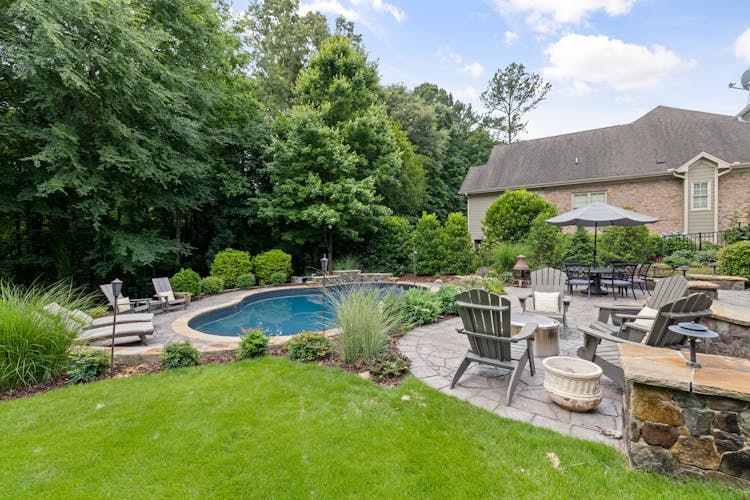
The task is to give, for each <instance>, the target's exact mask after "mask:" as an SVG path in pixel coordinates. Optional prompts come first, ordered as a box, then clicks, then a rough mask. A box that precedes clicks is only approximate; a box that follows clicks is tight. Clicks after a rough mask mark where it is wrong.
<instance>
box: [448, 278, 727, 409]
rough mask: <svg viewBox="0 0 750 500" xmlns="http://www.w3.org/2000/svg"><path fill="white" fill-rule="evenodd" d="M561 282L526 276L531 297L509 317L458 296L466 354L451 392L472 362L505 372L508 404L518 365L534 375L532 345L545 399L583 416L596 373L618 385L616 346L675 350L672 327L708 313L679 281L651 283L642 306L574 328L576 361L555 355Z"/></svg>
mask: <svg viewBox="0 0 750 500" xmlns="http://www.w3.org/2000/svg"><path fill="white" fill-rule="evenodd" d="M573 279H577V278H573ZM578 284H580V285H582V284H583V283H578ZM569 285H570V283H569V279H568V277H567V275H566V273H564V272H562V271H559V270H555V269H552V268H544V269H540V270H537V271H535V272H533V273H532V274H531V293H530V294H529V295H528V296H526V297H519V302H520V305H521V310H522V311H523V312H522V313H521V314H515V315H511V309H510V301H509V300H508V299H507V298H503V297H500V296H499V295H497V294H493V293H490V292H487V291H485V290H480V289H473V290H469V291H466V292H462V293H460V294H458V295H457V296H456V301H457V305H458V310H459V314H460V316H461V320H462V322H463V328H459V329H458V333H460V334H463V335H466V336H467V338H468V340H469V349H468V351H467V353H466V355H465V356H464V359H463V360H462V362H461V363H460V365H459V368H458V370H457V371H456V373H455V375H454V377H453V382H452V384H451V387H454V386H455V385H456V384H457V383H458V381H459V379H460V378H461V376H462V375H463V373H464V372H465V370H466V369H467V367H468V366H469V365H470V364H471V363H473V362H476V363H480V364H487V365H491V366H496V367H500V368H505V369H508V370H510V372H511V374H510V376H511V378H510V382H509V384H508V389H507V395H506V401H507V403H508V404H510V402H511V400H512V398H513V393H514V392H515V390H516V388H517V386H518V384H519V381H520V378H521V372H522V371H523V369H524V368H525V367H526V365H528V366H529V372H530V373H531V375H532V376H533V375H534V373H535V370H536V367H535V366H534V355H535V346H536V355H537V356H539V357H544V358H546V359H545V360H544V362H543V363H544V365H545V384H544V385H545V389H547V391H548V392H549V394H550V397H551V399H552V400H553V401H555V402H556V403H558V404H560V405H561V406H563V407H565V408H567V409H570V410H573V411H587V410H590V409H592V408H593V407H595V406H596V405H597V404H598V403H599V401H601V392H600V391H599V377H600V376H601V375H602V373H603V374H605V375H607V376H608V377H609V378H611V379H612V380H613V381H614V382H615V383H617V384H618V385H619V386H621V387H622V386H623V385H624V379H623V373H622V368H621V367H620V364H619V351H618V347H617V346H618V344H623V343H630V344H642V345H646V346H651V347H671V348H682V347H683V346H684V344H685V340H686V338H687V337H686V336H685V334H684V333H682V332H681V329H682V328H681V327H677V326H676V325H678V324H682V323H684V322H694V321H697V320H699V319H700V318H703V317H706V316H709V315H710V314H711V310H710V306H711V303H712V301H711V299H710V298H709V297H707V296H706V295H704V294H700V293H695V294H691V295H687V293H688V283H687V281H686V280H685V278H683V277H682V276H679V275H678V276H672V277H670V278H666V279H663V280H660V281H659V282H658V283H657V285H656V287H655V288H654V291H653V294H652V295H651V296H650V297H649V299H648V300H647V301H646V303H645V304H644V305H635V304H634V305H620V304H611V305H603V306H599V319H598V320H597V321H594V322H593V323H592V324H591V325H590V326H588V327H586V326H579V327H578V328H579V329H580V330H581V331H582V332H583V334H584V335H583V342H582V345H581V347H579V348H578V352H577V355H578V358H572V357H559V356H558V354H559V347H558V342H559V340H558V332H559V326H560V322H562V325H563V328H565V327H566V326H567V311H568V306H569V304H570V297H569V296H565V290H566V288H567V287H568V286H569ZM589 285H590V283H589ZM514 326H515V328H514ZM698 337H700V335H698ZM694 338H695V336H694V337H693V338H691V342H694Z"/></svg>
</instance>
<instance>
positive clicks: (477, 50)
mask: <svg viewBox="0 0 750 500" xmlns="http://www.w3.org/2000/svg"><path fill="white" fill-rule="evenodd" d="M247 3H248V1H247V0H233V2H232V4H233V8H234V9H235V10H240V11H241V10H244V9H245V8H246V7H247ZM300 5H301V11H302V12H306V11H308V10H317V11H320V12H322V13H323V14H325V15H326V16H327V17H328V18H329V20H331V21H332V20H333V19H335V17H336V16H337V15H339V14H343V15H344V16H345V17H347V18H348V19H350V20H352V21H354V23H355V29H356V30H357V31H358V32H359V33H361V34H362V35H363V41H364V45H365V48H366V50H367V52H368V55H369V57H370V59H371V60H376V61H377V62H378V68H379V71H380V75H381V81H382V83H384V84H391V83H402V84H405V85H406V86H408V87H410V88H411V87H414V86H416V85H418V84H420V83H423V82H432V83H435V84H437V85H439V86H441V87H443V88H445V89H447V90H449V91H450V92H452V93H453V95H454V96H455V97H456V98H458V99H460V100H462V101H464V102H470V103H472V104H473V105H474V106H475V107H477V108H479V109H480V110H481V104H480V102H479V94H481V92H482V91H483V90H484V89H485V88H486V87H487V82H488V81H489V79H490V78H491V77H492V75H493V73H494V72H495V71H496V70H497V69H499V68H504V67H505V66H507V65H508V64H510V63H511V62H514V61H515V62H518V63H521V64H524V65H525V66H526V68H527V69H528V70H530V71H533V72H536V73H540V74H542V76H543V77H544V78H545V79H546V80H547V81H549V82H551V83H552V91H551V92H550V93H549V94H548V95H547V99H546V100H544V101H542V103H540V105H539V107H538V108H537V109H536V110H535V111H534V112H532V113H531V114H530V115H529V116H528V121H529V124H528V131H527V133H526V134H524V135H522V136H521V137H520V138H521V139H531V138H536V137H545V136H549V135H556V134H561V133H567V132H575V131H579V130H587V129H591V128H598V127H605V126H609V125H617V124H622V123H628V122H631V121H633V120H634V119H636V118H638V117H639V116H641V115H643V114H644V113H646V112H647V111H649V110H650V109H652V108H654V107H655V106H658V105H665V106H674V107H679V108H686V109H694V110H699V111H707V112H712V113H721V114H728V115H734V114H736V113H737V112H738V111H739V110H740V109H742V108H743V107H744V106H745V104H747V102H748V93H747V92H744V91H739V90H732V89H729V88H728V83H729V82H739V79H740V75H741V74H742V73H743V72H744V71H745V70H746V69H748V68H750V16H748V13H750V8H748V5H749V4H748V3H747V2H746V1H743V2H740V1H732V0H719V1H713V2H710V1H706V0H679V1H677V0H464V1H447V0H432V1H430V0H410V1H405V0H390V1H387V0H301V1H300Z"/></svg>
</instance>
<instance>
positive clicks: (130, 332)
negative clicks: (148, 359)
mask: <svg viewBox="0 0 750 500" xmlns="http://www.w3.org/2000/svg"><path fill="white" fill-rule="evenodd" d="M44 310H45V311H47V312H48V313H50V314H55V315H58V316H62V317H64V318H65V320H66V322H67V323H68V325H70V326H71V327H72V328H73V329H74V330H76V331H78V337H77V338H76V342H77V343H88V342H94V341H98V340H106V339H111V338H112V325H113V323H112V321H113V320H114V316H108V317H105V318H97V320H98V321H97V320H94V319H93V318H91V316H89V315H88V314H86V313H85V312H83V311H79V310H77V309H74V310H72V311H71V310H69V309H66V308H65V307H62V306H61V305H59V304H58V303H56V302H52V303H50V304H47V305H46V306H44ZM153 318H154V315H153V314H151V313H134V314H118V315H117V324H116V325H115V332H114V335H115V338H116V339H117V338H119V339H122V338H123V337H138V338H139V339H140V340H141V343H143V344H144V345H147V344H148V341H147V340H146V336H147V335H152V334H153V333H154V323H153V321H151V320H152V319H153ZM121 319H123V320H126V321H121ZM130 319H135V320H139V321H127V320H130Z"/></svg>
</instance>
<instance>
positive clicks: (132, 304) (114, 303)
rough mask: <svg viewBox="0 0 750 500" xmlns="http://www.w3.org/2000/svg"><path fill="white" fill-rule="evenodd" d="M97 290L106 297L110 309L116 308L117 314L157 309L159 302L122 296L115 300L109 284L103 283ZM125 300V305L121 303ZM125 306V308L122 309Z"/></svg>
mask: <svg viewBox="0 0 750 500" xmlns="http://www.w3.org/2000/svg"><path fill="white" fill-rule="evenodd" d="M99 289H100V290H101V291H102V293H103V294H104V296H105V297H107V304H109V306H110V307H112V309H114V308H115V307H117V311H118V313H120V314H122V313H139V312H143V311H146V312H148V311H150V310H151V307H159V306H160V304H161V303H160V302H159V301H158V300H153V299H130V298H128V297H123V295H122V294H120V296H119V297H117V298H115V294H114V293H112V284H111V283H105V284H103V285H99ZM125 300H127V304H126V303H124V302H123V301H125ZM124 306H127V307H124Z"/></svg>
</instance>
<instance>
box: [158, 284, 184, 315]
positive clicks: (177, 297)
mask: <svg viewBox="0 0 750 500" xmlns="http://www.w3.org/2000/svg"><path fill="white" fill-rule="evenodd" d="M151 282H152V283H153V284H154V290H156V294H157V295H165V294H170V293H171V294H172V295H171V297H166V296H162V297H161V303H162V307H164V310H165V311H169V310H170V309H171V308H172V307H174V306H179V305H181V306H182V307H183V308H187V306H188V305H190V293H189V292H173V291H172V285H171V284H170V283H169V278H153V279H152V280H151Z"/></svg>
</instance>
